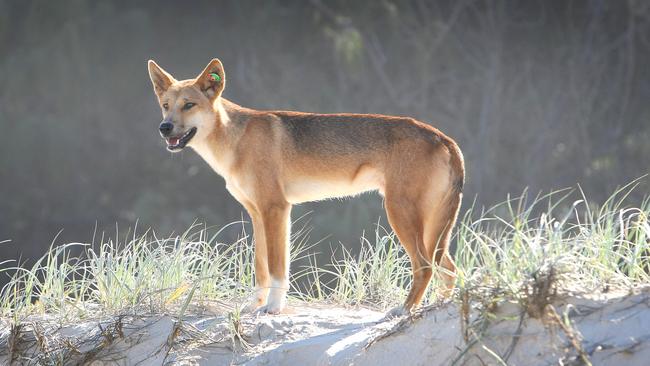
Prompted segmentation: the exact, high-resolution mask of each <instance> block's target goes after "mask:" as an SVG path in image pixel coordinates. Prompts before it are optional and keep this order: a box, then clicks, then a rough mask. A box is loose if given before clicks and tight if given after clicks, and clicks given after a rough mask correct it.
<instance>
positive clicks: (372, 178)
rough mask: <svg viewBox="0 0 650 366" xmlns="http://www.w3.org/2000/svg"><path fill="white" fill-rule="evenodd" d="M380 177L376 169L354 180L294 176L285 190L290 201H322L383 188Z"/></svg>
mask: <svg viewBox="0 0 650 366" xmlns="http://www.w3.org/2000/svg"><path fill="white" fill-rule="evenodd" d="M381 185H382V183H381V179H380V177H379V176H378V175H377V174H376V172H374V171H368V172H365V173H364V174H360V175H358V176H357V177H356V178H355V179H354V180H349V179H340V178H339V179H324V178H314V177H299V178H294V179H292V180H291V181H289V182H287V183H286V184H285V187H284V190H285V195H286V197H287V200H288V201H289V202H290V203H301V202H310V201H321V200H326V199H329V198H338V197H348V196H354V195H357V194H360V193H363V192H368V191H375V190H381V188H382V186H381Z"/></svg>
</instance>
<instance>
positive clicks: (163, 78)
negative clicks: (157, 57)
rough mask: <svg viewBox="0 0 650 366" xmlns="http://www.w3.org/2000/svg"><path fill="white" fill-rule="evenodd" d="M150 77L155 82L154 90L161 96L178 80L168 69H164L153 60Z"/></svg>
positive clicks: (150, 66)
mask: <svg viewBox="0 0 650 366" xmlns="http://www.w3.org/2000/svg"><path fill="white" fill-rule="evenodd" d="M148 66H149V77H150V78H151V83H153V90H154V91H155V92H156V95H158V97H160V96H161V95H162V94H163V93H165V92H166V91H167V89H169V87H170V86H171V85H172V84H173V83H174V82H175V81H176V79H174V78H173V77H172V76H171V75H170V74H169V73H168V72H167V71H165V70H163V69H162V68H161V67H160V66H158V64H156V63H155V62H154V61H153V60H149V62H148Z"/></svg>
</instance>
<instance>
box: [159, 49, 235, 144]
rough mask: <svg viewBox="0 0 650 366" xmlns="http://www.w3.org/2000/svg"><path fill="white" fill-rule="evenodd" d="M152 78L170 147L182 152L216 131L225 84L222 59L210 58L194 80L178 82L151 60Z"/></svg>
mask: <svg viewBox="0 0 650 366" xmlns="http://www.w3.org/2000/svg"><path fill="white" fill-rule="evenodd" d="M149 77H150V78H151V82H152V83H153V89H154V92H155V93H156V95H157V96H158V102H159V103H160V108H161V109H162V115H163V120H162V122H161V123H160V128H159V130H160V135H161V136H162V137H163V138H164V139H165V141H166V142H167V150H169V151H173V152H176V151H180V150H182V149H183V148H184V147H185V146H188V145H189V146H192V143H196V142H197V141H200V140H202V139H204V138H205V137H206V136H208V135H209V134H210V133H211V132H212V131H213V129H214V128H215V125H216V123H218V121H217V119H218V118H220V116H219V112H218V103H219V102H220V101H219V98H220V97H221V92H223V89H224V87H225V86H226V75H225V73H224V71H223V65H222V64H221V61H219V60H218V59H213V60H212V61H210V63H209V64H208V66H206V67H205V69H204V70H203V72H201V74H199V76H197V77H196V78H195V79H188V80H181V81H177V80H176V79H174V77H172V76H171V75H170V74H169V73H167V72H166V71H165V70H163V69H162V68H161V67H160V66H158V65H157V64H156V63H155V62H154V61H153V60H149Z"/></svg>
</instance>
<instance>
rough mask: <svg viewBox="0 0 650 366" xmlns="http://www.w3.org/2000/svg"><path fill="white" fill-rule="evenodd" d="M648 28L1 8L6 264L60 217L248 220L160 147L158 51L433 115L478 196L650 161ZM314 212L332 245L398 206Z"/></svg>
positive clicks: (222, 5)
mask: <svg viewBox="0 0 650 366" xmlns="http://www.w3.org/2000/svg"><path fill="white" fill-rule="evenodd" d="M649 24H650V6H649V5H648V4H647V3H645V2H641V1H627V2H603V1H596V0H594V1H533V2H525V3H521V2H515V1H488V0H483V1H474V0H472V1H435V2H431V1H386V0H381V1H367V2H364V1H361V2H349V1H342V0H339V1H318V0H314V1H308V2H305V1H279V0H271V1H264V2H259V1H257V2H254V1H235V0H233V1H192V2H180V1H171V0H165V1H138V2H132V1H125V0H120V1H101V2H99V1H95V2H90V1H82V0H69V1H18V0H4V1H0V127H1V128H2V132H3V134H2V135H3V138H2V140H3V143H2V144H0V178H1V179H0V195H1V196H2V198H3V199H2V202H1V203H0V241H2V240H3V239H12V241H13V243H11V244H9V245H8V244H3V245H1V246H0V258H17V257H18V256H20V255H22V258H24V259H29V258H35V257H38V256H40V255H41V254H42V252H44V250H45V249H46V248H47V247H48V246H49V244H50V242H51V240H52V238H54V236H55V235H56V233H57V232H58V231H59V230H61V229H64V231H63V233H62V234H61V236H60V239H59V241H60V242H64V241H89V240H91V238H92V235H93V231H94V228H95V227H97V232H98V234H99V233H101V232H102V231H105V230H108V231H110V232H111V233H112V232H113V231H114V227H115V223H117V224H118V226H119V228H120V230H123V231H125V229H126V228H128V227H132V226H134V225H135V223H136V222H138V225H139V226H140V227H153V228H154V229H155V230H157V231H159V232H161V233H162V234H163V235H167V234H169V233H170V232H172V231H179V230H184V229H185V228H187V227H188V226H189V225H190V224H191V223H192V222H193V221H195V220H198V221H199V222H204V223H206V224H208V225H215V226H222V225H224V224H226V223H228V222H231V221H235V220H239V219H241V218H242V217H243V218H244V219H246V217H245V215H244V214H243V213H242V211H243V210H242V208H241V207H240V205H239V204H238V203H237V202H236V201H235V200H234V199H232V198H231V197H230V196H229V195H228V193H227V192H226V190H225V187H224V184H223V180H222V179H221V178H219V177H217V176H216V175H215V174H214V173H213V172H212V171H211V170H210V169H209V167H208V166H207V165H206V164H205V163H204V162H202V161H201V160H200V158H199V157H198V156H196V155H195V154H194V153H193V152H191V151H187V152H183V153H182V154H176V155H172V156H170V154H169V153H167V152H166V151H165V149H164V147H163V143H162V141H161V140H160V137H159V136H158V133H157V125H158V122H159V119H160V112H159V109H158V106H157V104H156V102H155V98H154V94H153V92H152V90H151V85H150V82H149V79H148V75H147V72H146V61H147V60H148V59H150V58H151V59H155V60H156V61H157V62H158V63H159V64H160V65H161V66H163V67H164V68H166V69H167V70H168V71H170V72H171V73H172V74H174V75H175V76H177V77H179V78H189V77H193V76H194V75H196V74H197V73H198V72H199V71H200V70H201V69H202V68H203V67H204V66H205V64H206V63H207V62H208V61H209V60H210V59H211V58H212V57H219V58H220V59H221V60H222V61H223V62H224V64H225V67H226V73H227V78H228V87H227V89H226V91H225V97H226V98H229V99H231V100H233V101H235V102H237V103H239V104H242V105H245V106H249V107H252V108H259V109H297V110H305V111H318V112H341V111H346V112H361V113H363V112H372V113H385V114H394V115H409V116H413V117H416V118H418V119H421V120H423V121H427V122H430V123H432V124H433V125H435V126H436V127H438V128H440V129H441V130H442V131H444V132H445V133H447V134H449V135H450V136H452V137H453V138H455V139H456V140H458V142H459V143H460V146H461V148H462V149H463V151H464V153H465V159H466V164H467V171H468V174H467V186H466V187H467V188H466V202H469V201H471V200H472V199H473V198H474V197H475V196H477V197H478V202H479V204H486V205H489V204H492V203H495V202H498V201H502V200H503V199H504V198H505V197H506V194H507V193H508V192H521V191H522V189H523V188H524V187H526V186H528V187H530V188H531V190H532V191H537V190H540V189H543V190H551V189H555V188H559V187H566V186H573V185H574V184H576V183H579V184H580V185H581V186H582V187H583V188H584V189H585V190H586V191H587V193H588V196H589V197H591V198H593V199H594V200H600V201H602V200H603V199H604V198H605V197H606V196H607V194H608V192H611V191H612V190H613V188H614V187H615V186H617V185H621V184H624V183H626V182H629V181H630V180H632V179H633V178H636V177H638V176H641V175H643V174H645V173H648V170H649V168H650V145H649V144H648V143H647V141H648V140H649V139H650V103H648V100H650V68H648V67H647V65H648V64H650V52H649V51H650V26H649ZM644 184H645V185H642V186H641V187H640V189H638V190H637V191H638V194H639V196H640V195H641V194H643V193H647V188H648V185H647V183H644ZM312 210H313V211H314V213H313V214H312V215H311V218H312V221H311V225H313V226H314V231H313V232H312V238H313V240H314V241H315V240H318V239H321V238H323V237H328V239H326V240H325V241H324V244H322V245H323V246H322V251H324V252H326V251H327V250H328V248H327V243H328V242H337V241H342V242H344V243H346V244H353V245H354V244H358V243H359V241H358V237H360V236H361V234H362V232H363V231H364V230H365V231H368V232H373V231H374V228H373V225H374V223H376V222H377V219H378V217H380V216H382V215H383V210H382V202H381V199H380V198H378V197H377V196H376V195H374V194H373V195H363V196H361V197H360V198H357V199H354V200H353V201H348V200H346V201H345V202H339V200H335V201H328V202H322V203H310V204H305V205H301V206H299V207H297V208H296V209H295V210H294V217H298V216H300V215H302V214H303V213H305V212H308V211H312ZM242 215H244V216H242ZM384 223H385V221H384ZM238 230H239V229H238V228H233V229H232V232H230V234H229V235H231V236H232V237H233V238H234V237H235V236H236V235H237V234H238Z"/></svg>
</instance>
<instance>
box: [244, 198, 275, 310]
mask: <svg viewBox="0 0 650 366" xmlns="http://www.w3.org/2000/svg"><path fill="white" fill-rule="evenodd" d="M246 210H247V211H248V215H249V216H250V217H251V220H252V221H253V235H254V237H255V291H254V292H253V293H252V294H251V297H250V298H249V299H248V301H247V302H246V305H245V307H244V309H243V311H244V312H252V311H254V310H257V309H258V308H260V307H261V306H263V305H265V304H266V300H267V298H268V295H269V289H270V288H271V279H270V277H269V265H268V253H267V250H266V238H265V236H264V224H263V221H262V219H261V217H260V215H259V213H258V212H257V210H255V208H254V207H252V206H251V205H246Z"/></svg>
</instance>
